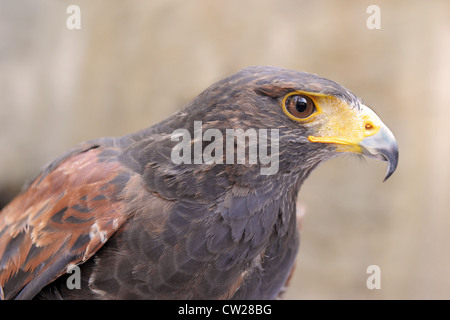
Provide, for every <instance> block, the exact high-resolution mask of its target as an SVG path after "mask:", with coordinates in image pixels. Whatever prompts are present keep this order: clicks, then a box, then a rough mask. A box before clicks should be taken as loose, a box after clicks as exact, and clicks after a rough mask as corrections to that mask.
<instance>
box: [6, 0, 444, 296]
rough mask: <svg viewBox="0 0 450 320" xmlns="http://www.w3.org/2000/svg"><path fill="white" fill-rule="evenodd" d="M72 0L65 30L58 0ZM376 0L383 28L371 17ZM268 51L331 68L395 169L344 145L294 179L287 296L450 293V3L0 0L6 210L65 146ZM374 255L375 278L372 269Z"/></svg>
mask: <svg viewBox="0 0 450 320" xmlns="http://www.w3.org/2000/svg"><path fill="white" fill-rule="evenodd" d="M71 4H76V5H78V6H79V7H80V9H81V29H79V30H76V29H75V30H69V29H68V28H67V26H66V20H67V19H68V18H69V16H70V14H67V13H66V10H67V7H68V6H69V5H71ZM374 4H375V5H378V6H379V8H380V17H381V20H380V21H381V24H380V26H381V29H379V30H377V29H375V30H371V29H369V28H368V27H367V25H366V22H367V20H368V19H369V17H370V16H371V14H370V13H367V12H366V10H367V8H368V7H369V6H370V5H374ZM250 65H275V66H279V67H285V68H290V69H296V70H303V71H308V72H312V73H316V74H319V75H321V76H324V77H327V78H330V79H332V80H335V81H337V82H339V83H340V84H342V85H344V86H346V87H347V88H349V89H350V90H351V91H352V92H354V93H355V94H356V95H358V96H359V97H361V98H362V99H363V100H364V101H365V103H366V104H367V105H369V106H370V107H372V109H373V110H375V112H377V113H378V115H379V116H380V117H381V119H382V120H383V121H384V122H385V123H386V124H387V125H388V126H389V127H390V128H391V130H392V131H393V132H394V134H395V135H396V138H397V140H398V143H399V147H400V162H399V166H398V169H397V172H395V174H394V175H393V176H392V177H391V178H390V179H389V180H388V181H387V182H385V183H382V179H383V177H384V174H385V171H386V164H385V163H381V162H377V161H372V160H370V159H367V161H361V160H359V159H357V158H356V157H352V156H344V157H341V158H339V159H335V160H332V161H329V162H327V163H325V164H324V165H322V166H321V167H320V168H318V169H317V170H316V171H315V172H314V173H313V174H312V175H311V176H310V178H309V179H308V181H307V182H306V183H305V185H304V186H303V188H302V190H301V192H300V197H299V201H300V202H301V205H302V206H304V208H305V210H306V216H305V221H304V223H303V229H302V235H301V246H300V252H299V255H298V264H297V269H296V273H295V277H294V279H293V282H292V285H291V287H290V288H289V290H288V291H287V294H286V296H285V298H287V299H449V298H450V276H449V271H450V254H449V251H450V250H449V247H450V232H449V231H450V215H449V211H450V200H449V199H450V194H449V188H450V171H449V159H450V133H449V124H447V121H448V120H449V119H450V2H448V1H445V0H442V1H439V0H437V1H395V2H394V1H379V0H377V1H361V0H359V1H356V0H354V1H331V0H330V1H326V0H320V1H317V0H316V1H312V0H311V1H300V0H295V1H294V0H277V1H274V0H267V1H257V0H249V1H248V0H229V1H219V0H190V1H182V0H180V1H173V0H152V1H139V0H129V1H126V2H125V1H119V0H107V1H106V0H96V1H87V0H86V1H79V0H71V1H64V0H59V1H56V0H54V1H52V0H27V1H26V0H15V1H5V0H0V208H1V207H2V206H3V205H4V204H5V203H6V202H7V201H8V200H9V199H10V198H11V197H13V196H14V195H15V194H16V193H17V192H18V191H19V190H20V187H21V185H22V184H23V183H24V181H25V180H26V179H28V178H30V177H31V176H33V175H34V174H36V173H37V172H38V170H39V169H40V168H41V167H42V166H43V165H45V164H46V163H47V162H49V161H51V160H52V159H53V158H55V157H56V156H57V155H59V154H61V153H62V152H64V151H65V150H66V149H68V148H69V147H71V146H73V145H75V144H77V143H79V142H81V141H84V140H87V139H92V138H97V137H102V136H120V135H124V134H126V133H130V132H133V131H136V130H137V129H141V128H144V127H147V126H149V125H152V124H154V123H156V122H158V121H160V120H162V119H164V118H166V117H167V116H169V115H171V114H172V113H174V112H175V111H176V110H178V109H179V108H180V107H181V106H182V105H184V104H185V103H187V102H188V101H189V100H190V99H192V98H193V97H195V96H196V95H197V94H198V93H200V92H201V91H202V90H203V89H205V88H206V87H207V86H209V85H210V84H211V83H213V82H214V81H217V80H219V79H221V78H224V77H225V76H228V75H230V74H232V73H234V72H235V71H237V70H238V69H240V68H243V67H246V66H250ZM370 265H378V266H379V267H380V269H381V289H374V290H369V289H368V288H367V286H366V280H367V278H368V277H369V276H370V274H367V273H366V270H367V267H368V266H370Z"/></svg>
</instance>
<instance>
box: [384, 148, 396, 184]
mask: <svg viewBox="0 0 450 320" xmlns="http://www.w3.org/2000/svg"><path fill="white" fill-rule="evenodd" d="M383 157H384V159H385V161H387V162H388V169H387V172H386V176H385V177H384V180H383V182H385V181H386V180H387V179H389V178H390V177H391V176H392V174H393V173H394V172H395V170H396V169H397V164H398V149H397V148H396V149H395V151H394V152H390V153H388V154H383Z"/></svg>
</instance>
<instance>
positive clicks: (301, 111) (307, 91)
mask: <svg viewBox="0 0 450 320" xmlns="http://www.w3.org/2000/svg"><path fill="white" fill-rule="evenodd" d="M194 105H195V106H196V107H197V108H198V107H204V108H206V110H205V112H203V113H202V115H203V118H202V120H203V121H204V123H205V125H206V126H208V123H211V124H213V125H215V126H217V125H222V126H228V127H233V128H243V129H244V130H245V129H248V128H256V129H258V128H277V129H279V156H280V159H279V161H280V169H282V168H284V169H285V170H286V171H289V172H291V171H292V170H293V168H294V167H297V168H301V169H304V170H303V171H311V170H312V168H314V167H315V166H316V165H317V164H319V163H321V162H323V161H325V160H327V159H330V158H332V157H334V156H337V155H340V154H343V153H354V154H358V155H363V156H367V157H371V158H375V159H378V160H382V161H387V162H388V168H387V173H386V176H385V180H386V179H388V178H389V177H390V176H391V175H392V173H393V172H394V171H395V169H396V167H397V163H398V145H397V142H396V140H395V138H394V135H393V134H392V132H391V131H390V130H389V128H388V127H387V126H386V125H385V124H384V123H383V122H382V121H381V120H380V118H379V117H378V116H377V115H376V114H375V112H373V111H372V110H371V109H370V108H369V107H368V106H366V105H365V104H364V103H363V102H362V100H361V99H359V98H358V97H357V96H355V95H354V94H353V93H351V92H350V91H349V90H347V89H346V88H344V87H343V86H341V85H339V84H338V83H336V82H333V81H331V80H328V79H325V78H322V77H320V76H317V75H314V74H310V73H305V72H297V71H293V70H286V69H281V68H277V67H267V66H264V67H249V68H245V69H242V70H241V71H239V72H237V73H235V74H234V75H232V76H230V77H228V78H226V79H224V80H222V81H219V82H218V83H216V84H214V85H212V86H211V87H210V88H208V89H207V90H205V91H204V92H203V93H202V94H201V95H200V96H199V97H198V98H197V99H196V100H194ZM224 119H226V120H227V121H226V122H225V121H223V120H224ZM308 169H309V170H308Z"/></svg>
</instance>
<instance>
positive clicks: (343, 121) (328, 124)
mask: <svg viewBox="0 0 450 320" xmlns="http://www.w3.org/2000/svg"><path fill="white" fill-rule="evenodd" d="M309 96H310V97H311V98H312V99H313V101H314V103H315V104H316V107H317V110H318V112H317V114H313V115H312V116H311V117H313V116H314V117H315V121H314V122H315V128H316V130H317V134H316V135H315V136H309V137H308V139H309V140H310V141H311V142H318V143H332V144H335V145H336V151H339V152H357V153H359V152H361V147H360V146H359V143H360V142H361V141H362V140H363V139H364V138H365V137H368V136H371V135H374V134H375V133H376V132H378V130H379V129H380V125H381V124H382V123H381V120H380V119H379V118H378V116H377V115H376V114H375V113H374V112H373V111H372V110H370V109H369V108H368V107H366V106H364V105H361V107H360V109H359V110H358V109H357V108H354V107H353V106H350V105H348V104H347V103H346V102H344V101H342V100H340V99H338V98H335V97H330V96H324V95H309ZM319 110H320V112H319Z"/></svg>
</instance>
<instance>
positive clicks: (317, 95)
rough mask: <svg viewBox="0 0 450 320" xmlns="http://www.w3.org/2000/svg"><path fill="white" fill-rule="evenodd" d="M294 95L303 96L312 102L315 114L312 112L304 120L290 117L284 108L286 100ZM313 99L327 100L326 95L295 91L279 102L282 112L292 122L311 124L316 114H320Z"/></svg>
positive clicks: (320, 111)
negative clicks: (324, 98)
mask: <svg viewBox="0 0 450 320" xmlns="http://www.w3.org/2000/svg"><path fill="white" fill-rule="evenodd" d="M294 95H304V96H307V97H309V98H310V99H311V100H312V101H313V102H314V105H315V107H316V112H313V113H312V114H311V115H309V116H307V117H306V118H297V117H296V116H294V115H292V114H291V113H290V112H289V111H288V110H287V108H286V100H287V98H289V97H290V96H294ZM314 97H326V98H329V96H328V95H326V94H321V93H312V92H306V91H299V90H297V91H292V92H289V93H288V94H287V95H285V96H284V98H283V100H282V101H281V107H282V108H283V112H284V113H285V114H286V115H287V116H288V117H289V118H291V119H292V120H295V121H297V122H303V123H304V122H311V121H312V120H313V119H314V118H315V117H316V116H317V115H318V114H320V113H322V108H321V107H320V106H319V104H318V103H317V101H316V99H314Z"/></svg>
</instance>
